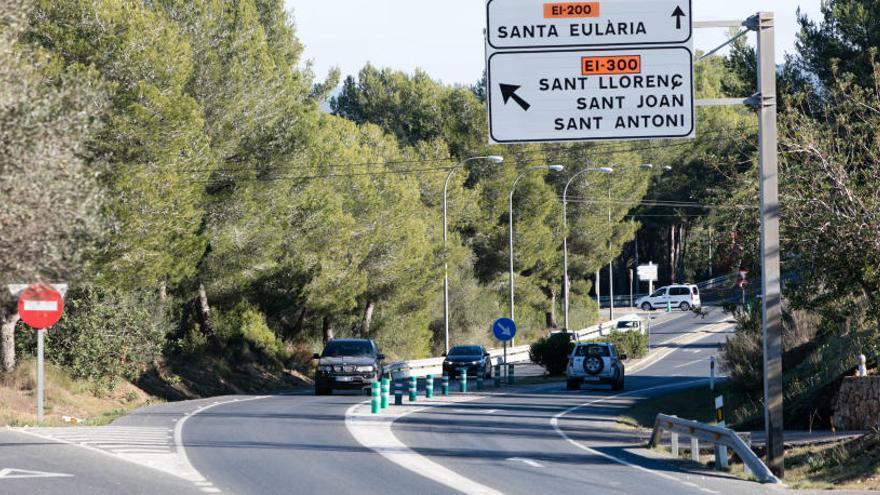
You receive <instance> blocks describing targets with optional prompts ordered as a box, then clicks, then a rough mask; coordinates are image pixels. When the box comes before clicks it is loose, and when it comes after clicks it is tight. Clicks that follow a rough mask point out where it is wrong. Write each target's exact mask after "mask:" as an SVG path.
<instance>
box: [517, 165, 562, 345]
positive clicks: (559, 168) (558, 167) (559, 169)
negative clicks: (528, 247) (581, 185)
mask: <svg viewBox="0 0 880 495" xmlns="http://www.w3.org/2000/svg"><path fill="white" fill-rule="evenodd" d="M532 170H549V171H551V172H562V171H563V170H565V167H563V166H562V165H540V166H537V167H529V168H528V169H526V170H524V171H523V172H521V173H520V174H519V175H517V176H516V179H514V181H513V185H512V186H510V195H509V196H508V204H507V207H508V210H507V212H508V220H507V221H508V224H507V225H508V231H509V234H510V235H509V241H510V246H509V249H510V319H511V320H513V321H516V318H514V309H513V306H514V303H513V193H514V191H516V184H517V183H518V182H519V180H520V179H522V178H523V176H524V175H526V174H527V173H528V172H530V171H532ZM511 345H513V339H511Z"/></svg>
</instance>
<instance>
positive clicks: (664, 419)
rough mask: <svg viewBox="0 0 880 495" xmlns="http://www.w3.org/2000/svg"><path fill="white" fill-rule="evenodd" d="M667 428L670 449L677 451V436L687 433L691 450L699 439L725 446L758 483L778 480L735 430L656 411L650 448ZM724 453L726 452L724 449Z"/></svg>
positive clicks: (697, 449) (697, 448)
mask: <svg viewBox="0 0 880 495" xmlns="http://www.w3.org/2000/svg"><path fill="white" fill-rule="evenodd" d="M664 431H668V432H670V433H671V434H672V435H673V447H672V448H673V452H678V435H679V434H681V435H687V436H689V437H690V438H691V449H692V454H693V451H694V450H696V451H697V452H699V441H701V440H702V441H704V442H708V443H711V444H713V445H715V448H716V449H718V446H724V447H728V448H730V449H731V450H733V451H734V452H735V453H736V455H737V456H739V458H740V459H741V460H742V461H743V464H744V465H745V466H746V468H748V470H749V471H751V472H752V474H754V475H755V477H756V478H757V479H758V481H760V482H761V483H779V478H777V477H776V476H774V475H773V473H771V472H770V469H768V468H767V466H766V465H765V464H764V463H763V462H762V461H761V459H760V458H759V457H758V456H757V455H755V453H754V452H753V451H752V449H751V448H750V447H749V446H748V445H746V443H745V442H744V441H743V439H742V438H740V437H739V435H737V434H736V432H735V431H733V430H731V429H729V428H723V427H720V426H711V425H706V424H703V423H700V422H698V421H692V420H689V419H681V418H679V417H676V416H668V415H666V414H658V415H657V419H656V420H655V421H654V432H653V433H652V434H651V443H650V445H651V447H656V446H657V445H659V444H660V439H661V437H662V436H663V432H664ZM725 452H726V451H725Z"/></svg>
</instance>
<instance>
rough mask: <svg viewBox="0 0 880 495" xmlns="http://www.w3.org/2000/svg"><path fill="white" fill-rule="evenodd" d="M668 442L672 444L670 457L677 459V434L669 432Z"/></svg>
mask: <svg viewBox="0 0 880 495" xmlns="http://www.w3.org/2000/svg"><path fill="white" fill-rule="evenodd" d="M669 441H670V442H671V443H672V445H671V447H672V457H675V458H676V459H678V433H676V432H674V431H673V432H670V433H669Z"/></svg>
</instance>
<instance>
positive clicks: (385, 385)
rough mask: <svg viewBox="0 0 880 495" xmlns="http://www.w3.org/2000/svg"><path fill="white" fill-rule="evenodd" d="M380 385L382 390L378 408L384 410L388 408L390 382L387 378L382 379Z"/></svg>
mask: <svg viewBox="0 0 880 495" xmlns="http://www.w3.org/2000/svg"><path fill="white" fill-rule="evenodd" d="M380 384H381V385H380V386H381V388H382V391H381V392H382V397H381V399H380V401H379V407H380V408H381V409H386V408H388V399H389V394H390V392H391V380H389V379H388V378H387V377H382V381H381V382H380Z"/></svg>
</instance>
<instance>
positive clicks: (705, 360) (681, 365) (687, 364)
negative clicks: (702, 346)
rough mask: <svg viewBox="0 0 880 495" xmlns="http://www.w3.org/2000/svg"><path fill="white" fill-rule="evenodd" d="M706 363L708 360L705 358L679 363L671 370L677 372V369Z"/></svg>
mask: <svg viewBox="0 0 880 495" xmlns="http://www.w3.org/2000/svg"><path fill="white" fill-rule="evenodd" d="M707 361H709V360H708V359H706V358H703V359H696V360H694V361H688V362H687V363H681V364H678V365H675V366H673V367H672V368H673V369H676V370H677V369H679V368H686V367H688V366H692V365H695V364H699V363H705V362H707Z"/></svg>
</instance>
